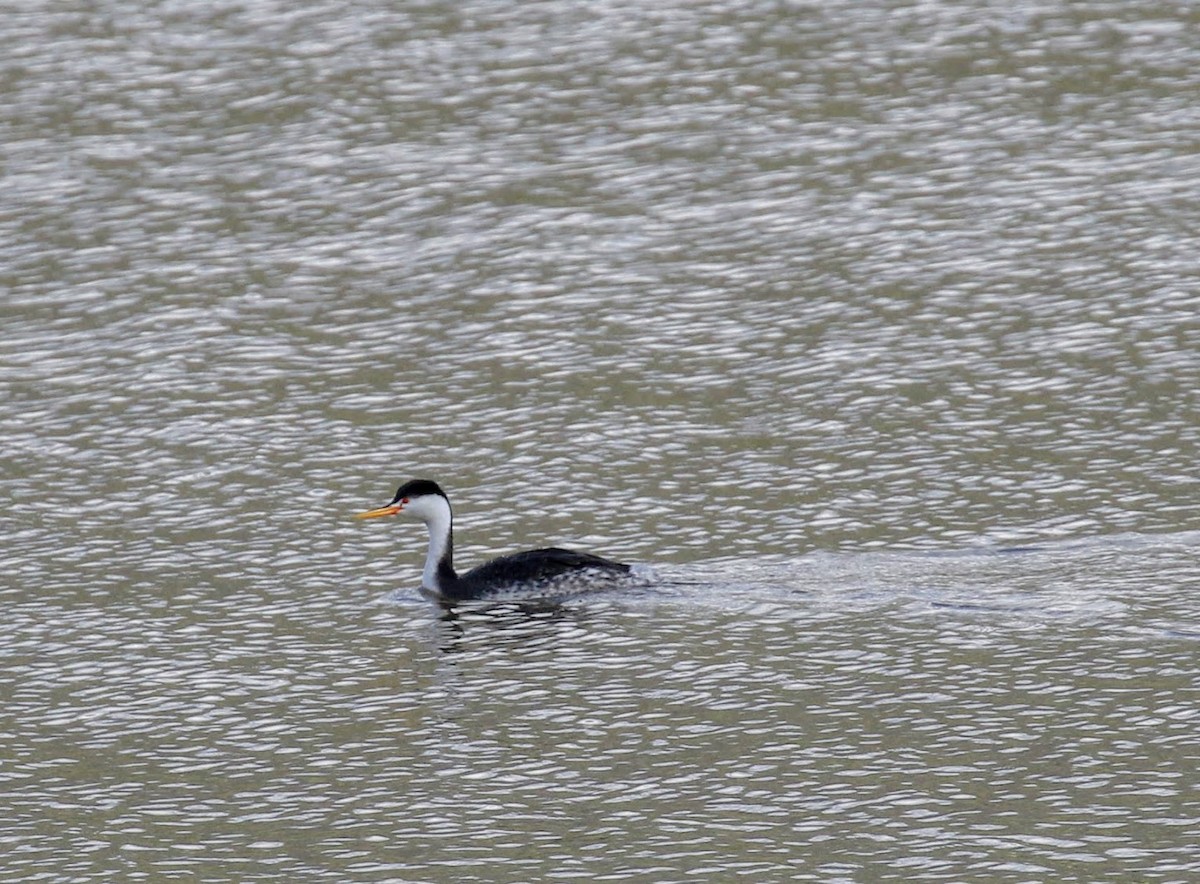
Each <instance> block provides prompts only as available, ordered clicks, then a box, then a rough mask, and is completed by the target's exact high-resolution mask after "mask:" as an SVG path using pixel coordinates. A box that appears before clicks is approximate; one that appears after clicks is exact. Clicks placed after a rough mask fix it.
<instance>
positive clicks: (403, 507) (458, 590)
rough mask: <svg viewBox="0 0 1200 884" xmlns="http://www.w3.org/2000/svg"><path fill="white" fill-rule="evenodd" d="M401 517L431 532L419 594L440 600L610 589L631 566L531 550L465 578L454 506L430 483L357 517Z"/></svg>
mask: <svg viewBox="0 0 1200 884" xmlns="http://www.w3.org/2000/svg"><path fill="white" fill-rule="evenodd" d="M399 513H403V514H404V515H406V516H411V517H412V518H414V519H420V520H421V521H422V522H424V523H425V527H426V528H428V529H429V551H428V552H427V553H426V554H425V571H424V573H423V574H422V575H421V594H422V595H425V596H428V597H429V598H433V599H435V600H437V601H449V602H457V601H466V600H468V599H481V598H488V597H489V596H494V595H497V594H500V593H504V592H506V591H524V592H531V591H532V592H537V593H541V594H545V593H546V592H547V591H551V592H552V591H554V590H555V589H559V590H570V589H575V588H583V587H585V586H588V587H590V586H596V585H602V584H611V583H613V582H615V581H617V580H618V579H619V578H622V577H627V576H628V575H629V573H630V570H631V569H630V566H629V565H623V564H621V563H620V562H613V561H609V560H608V559H602V558H600V556H594V555H591V554H590V553H581V552H575V551H573V550H569V549H558V548H557V547H549V548H548V549H531V550H527V551H526V552H519V553H516V554H514V555H511V556H501V557H500V558H498V559H492V561H490V562H487V563H486V564H483V565H480V566H479V567H478V568H472V569H471V570H470V571H468V572H467V573H466V574H461V575H460V574H458V573H456V572H455V570H454V562H453V558H454V527H453V524H454V516H453V514H452V513H451V511H450V501H449V499H448V498H447V497H446V492H444V491H443V490H442V489H441V488H440V487H439V486H438V484H437V482H432V481H430V480H429V479H414V480H413V481H411V482H405V483H404V484H403V485H401V486H400V488H399V489H398V490H397V491H396V496H395V497H393V498H392V501H391V503H389V504H388V505H387V506H381V507H379V508H378V509H373V510H368V511H367V512H365V513H359V514H358V515H356V516H355V518H356V519H375V518H378V517H380V516H394V515H397V514H399Z"/></svg>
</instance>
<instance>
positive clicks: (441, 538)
mask: <svg viewBox="0 0 1200 884" xmlns="http://www.w3.org/2000/svg"><path fill="white" fill-rule="evenodd" d="M423 503H424V502H423ZM420 516H421V518H422V520H423V521H424V522H425V527H426V528H428V529H429V551H428V552H427V553H426V554H425V571H424V572H423V573H422V574H421V586H422V587H423V588H425V589H427V590H429V591H430V592H434V593H438V594H440V593H441V591H442V587H441V585H440V584H439V581H438V565H439V564H440V563H441V561H442V558H443V557H444V556H445V555H446V554H447V552H449V553H451V554H453V546H452V540H451V535H450V531H451V523H452V517H451V515H450V505H449V504H448V503H446V501H445V499H444V498H441V497H435V498H432V499H431V500H430V501H429V502H428V504H425V505H423V506H422V508H421V513H420Z"/></svg>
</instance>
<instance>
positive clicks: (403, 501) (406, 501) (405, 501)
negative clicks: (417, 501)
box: [400, 497, 408, 503]
mask: <svg viewBox="0 0 1200 884" xmlns="http://www.w3.org/2000/svg"><path fill="white" fill-rule="evenodd" d="M400 502H401V503H408V498H407V497H406V498H404V499H403V500H402V501H400Z"/></svg>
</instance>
